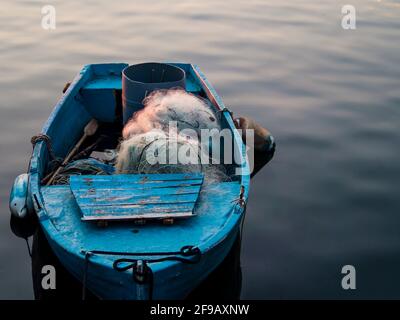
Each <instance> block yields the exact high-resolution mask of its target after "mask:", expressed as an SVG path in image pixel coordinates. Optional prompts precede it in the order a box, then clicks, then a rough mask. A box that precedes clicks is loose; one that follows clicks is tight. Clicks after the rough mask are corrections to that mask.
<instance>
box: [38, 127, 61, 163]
mask: <svg viewBox="0 0 400 320" xmlns="http://www.w3.org/2000/svg"><path fill="white" fill-rule="evenodd" d="M41 141H44V142H45V143H46V146H47V150H48V152H49V154H50V157H51V159H52V160H53V161H56V162H59V159H57V158H56V156H55V154H54V152H53V147H52V144H51V138H50V137H49V136H48V135H47V134H44V133H39V134H37V135H34V136H33V137H32V138H31V143H32V146H33V148H35V146H36V143H38V142H41Z"/></svg>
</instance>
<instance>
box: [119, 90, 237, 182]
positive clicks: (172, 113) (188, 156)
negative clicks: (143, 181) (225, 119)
mask: <svg viewBox="0 0 400 320" xmlns="http://www.w3.org/2000/svg"><path fill="white" fill-rule="evenodd" d="M217 119H218V118H217V116H216V114H215V113H214V112H213V110H212V109H211V108H210V106H209V105H208V103H207V102H206V101H204V100H202V99H200V98H198V97H196V96H194V95H192V94H189V93H187V92H186V91H184V90H182V89H170V90H158V91H154V92H153V93H151V94H150V95H149V96H148V97H147V98H146V99H145V100H144V108H143V109H142V110H140V111H138V112H136V114H135V115H134V116H133V117H132V119H131V120H129V121H128V123H127V124H126V125H125V127H124V129H123V138H124V140H123V141H122V142H121V144H120V148H119V154H118V157H117V162H116V172H117V173H187V172H203V173H204V175H205V183H206V184H210V183H215V182H219V181H229V180H230V178H229V176H228V175H227V173H226V168H225V166H223V165H218V164H212V159H211V157H210V152H209V150H208V146H207V145H202V144H201V143H200V142H199V137H200V136H201V134H200V130H201V129H220V125H219V123H218V120H217ZM171 123H173V127H172V128H171ZM187 129H191V130H189V131H191V132H193V133H194V134H192V135H191V134H188V133H187V132H188V130H187ZM205 159H208V161H204V160H205Z"/></svg>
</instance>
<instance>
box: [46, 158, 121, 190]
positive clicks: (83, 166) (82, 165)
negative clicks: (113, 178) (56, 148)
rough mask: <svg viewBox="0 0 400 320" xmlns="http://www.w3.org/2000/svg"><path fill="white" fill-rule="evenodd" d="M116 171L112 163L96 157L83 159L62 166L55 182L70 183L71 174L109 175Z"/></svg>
mask: <svg viewBox="0 0 400 320" xmlns="http://www.w3.org/2000/svg"><path fill="white" fill-rule="evenodd" d="M114 171H115V169H114V167H113V166H111V165H107V164H104V163H103V162H101V161H99V160H96V159H92V158H89V159H81V160H76V161H73V162H71V163H69V164H67V165H66V166H65V167H64V168H61V170H60V172H59V173H58V174H57V175H56V176H55V177H54V180H53V184H69V176H70V175H86V174H89V175H109V174H113V173H114Z"/></svg>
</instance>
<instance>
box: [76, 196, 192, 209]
mask: <svg viewBox="0 0 400 320" xmlns="http://www.w3.org/2000/svg"><path fill="white" fill-rule="evenodd" d="M197 196H198V193H189V194H178V195H171V194H164V195H159V194H157V195H154V194H153V195H149V196H147V197H143V196H142V195H126V196H121V195H120V194H119V193H118V195H114V193H112V194H109V195H107V196H106V197H81V206H100V205H103V206H123V205H132V204H138V205H146V204H157V203H160V204H168V203H170V204H174V203H185V202H186V203H188V202H189V203H194V202H196V200H197Z"/></svg>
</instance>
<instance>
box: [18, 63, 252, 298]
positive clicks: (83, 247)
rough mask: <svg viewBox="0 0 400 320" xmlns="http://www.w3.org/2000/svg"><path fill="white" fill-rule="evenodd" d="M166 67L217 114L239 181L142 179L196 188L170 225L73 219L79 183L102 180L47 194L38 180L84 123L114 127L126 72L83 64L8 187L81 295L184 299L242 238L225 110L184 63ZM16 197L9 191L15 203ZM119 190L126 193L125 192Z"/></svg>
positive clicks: (239, 193) (242, 199)
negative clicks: (20, 176)
mask: <svg viewBox="0 0 400 320" xmlns="http://www.w3.org/2000/svg"><path fill="white" fill-rule="evenodd" d="M172 65H175V66H178V67H179V68H181V69H183V70H184V71H185V73H186V91H188V92H191V93H194V94H196V95H200V96H202V97H204V98H206V99H208V100H209V101H210V103H211V105H212V107H213V108H215V110H216V111H217V112H218V114H219V115H220V123H221V125H222V127H223V128H228V129H230V130H231V131H232V133H233V136H234V143H236V144H237V145H238V146H239V147H240V148H241V150H242V151H243V152H242V155H241V156H242V157H243V159H242V160H243V162H242V174H241V175H234V176H233V177H232V181H229V182H220V183H216V184H211V185H201V183H198V182H199V181H200V180H201V179H202V177H201V176H192V175H180V176H179V175H177V176H175V177H172V178H171V176H169V177H167V178H165V179H164V178H163V176H162V175H160V176H161V177H160V176H158V177H157V175H156V176H151V175H148V176H147V177H146V179H145V180H146V181H147V182H149V181H150V182H151V181H153V182H154V181H157V183H165V180H169V183H171V179H172V182H173V184H172V186H175V187H181V188H185V187H193V186H198V188H201V192H200V193H199V192H198V191H197V192H193V193H194V194H195V197H191V198H190V200H188V201H190V202H191V203H192V204H193V205H195V206H194V213H195V216H193V217H190V218H187V219H182V220H179V221H175V223H174V224H173V225H168V226H166V225H163V224H160V223H148V224H146V225H137V224H134V223H133V222H126V221H124V222H116V223H110V224H109V225H108V226H107V227H99V226H98V225H96V223H92V222H90V221H83V220H82V219H81V218H82V216H81V211H84V206H85V204H82V203H80V202H79V201H77V199H78V198H79V194H80V193H79V192H80V190H81V189H80V188H81V187H82V184H84V183H85V182H86V183H87V184H88V185H87V186H86V187H88V188H89V187H91V188H92V189H94V190H96V191H98V188H101V186H103V189H104V190H106V189H107V187H109V185H107V183H111V182H109V180H108V182H107V181H106V182H104V181H103V182H102V181H101V180H96V179H101V177H100V178H99V177H96V176H91V177H85V176H83V177H80V178H73V179H71V183H70V185H50V186H45V185H43V183H42V182H41V181H42V179H43V178H44V176H45V174H46V171H47V170H48V166H49V162H50V160H51V158H52V157H51V156H52V154H54V155H55V156H57V157H61V158H64V157H65V156H66V155H67V154H68V152H69V151H70V150H71V149H72V148H73V146H74V145H75V144H76V142H77V141H78V140H79V138H80V137H81V135H82V131H83V129H84V127H85V125H86V124H87V123H88V122H89V121H90V120H91V119H92V118H95V119H97V120H99V121H101V122H103V123H114V122H115V121H116V118H117V117H118V116H120V112H119V111H118V110H117V109H118V106H120V101H118V100H119V99H120V95H121V72H122V70H123V69H124V68H125V67H127V64H123V63H116V64H93V65H87V66H85V67H84V68H83V69H82V70H81V71H80V73H79V74H78V75H77V77H76V78H75V79H74V81H73V82H72V83H71V85H70V86H69V88H68V89H67V90H66V92H65V93H64V95H63V96H62V98H61V99H60V101H59V102H58V103H57V105H56V106H55V109H54V111H53V112H52V114H51V115H50V117H49V119H48V120H47V122H46V124H45V125H44V127H43V130H42V134H43V135H45V136H46V137H49V138H50V141H51V144H50V143H49V141H46V140H45V139H44V140H43V139H42V140H40V139H38V140H37V141H36V144H35V146H34V150H33V154H32V157H31V161H30V166H29V170H28V175H26V177H27V178H26V179H28V180H27V181H23V182H21V183H20V185H16V186H14V188H15V189H18V188H25V187H26V184H27V185H28V188H27V189H26V191H25V192H26V198H27V207H28V209H30V210H31V211H33V212H35V213H36V215H37V217H38V221H39V223H40V225H41V227H42V229H43V231H44V233H45V236H46V238H47V240H48V242H49V244H50V246H51V248H52V250H53V251H54V253H55V254H56V256H57V257H58V258H59V260H60V261H61V263H62V264H63V265H64V266H65V268H66V269H67V270H68V271H69V272H70V273H71V274H72V275H74V276H75V277H76V278H77V279H78V280H80V281H81V282H82V286H83V295H84V294H85V290H90V291H91V292H92V293H94V294H95V295H97V296H98V297H100V298H103V299H182V298H185V297H186V296H187V295H188V294H189V293H190V292H191V291H192V290H193V289H194V288H195V287H196V286H197V285H199V284H200V283H201V282H202V281H203V280H204V279H205V278H206V277H207V276H208V275H209V274H210V273H211V272H212V271H213V270H214V269H215V268H216V267H217V266H218V265H219V264H220V263H221V262H222V261H223V259H224V258H225V256H226V255H227V253H228V252H229V250H230V249H231V247H232V245H233V243H234V240H235V239H236V237H237V236H238V235H239V233H240V226H241V224H242V222H243V219H244V215H245V209H246V201H247V198H248V193H249V184H250V173H249V169H248V161H247V158H246V153H245V152H244V150H245V146H244V145H243V143H242V139H241V136H240V135H239V134H238V132H237V131H236V130H235V127H234V123H233V120H232V117H231V114H230V112H229V110H228V109H226V108H225V106H224V104H223V103H222V101H221V99H220V97H219V96H218V95H217V93H216V92H215V90H214V89H213V87H212V86H211V84H210V83H209V82H208V80H207V79H206V77H205V76H204V75H203V73H202V72H201V71H200V70H199V68H198V67H197V66H195V65H192V64H181V63H179V64H172ZM115 177H116V176H115ZM128 178H129V177H128ZM139 178H140V177H136V178H135V179H139ZM142 178H143V177H142ZM84 179H86V180H84ZM119 179H122V178H119ZM185 181H186V182H187V184H185ZM104 183H105V184H104ZM112 183H118V181H114V182H112ZM133 183H134V182H133ZM147 187H148V188H150V192H153V191H154V192H155V193H156V192H157V190H152V189H151V188H152V187H154V188H157V184H156V183H153V184H150V185H148V186H147ZM24 190H25V189H24ZM24 190H22V191H21V190H19V191H18V190H16V191H15V190H14V191H15V192H17V193H18V192H19V194H21V197H22V198H23V197H25V194H24ZM182 190H184V189H182ZM121 192H122V193H125V195H126V194H127V193H129V190H128V189H125V190H122V191H121ZM77 195H78V196H77ZM189 209H190V208H189ZM177 210H178V211H182V208H180V207H179V209H177Z"/></svg>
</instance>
